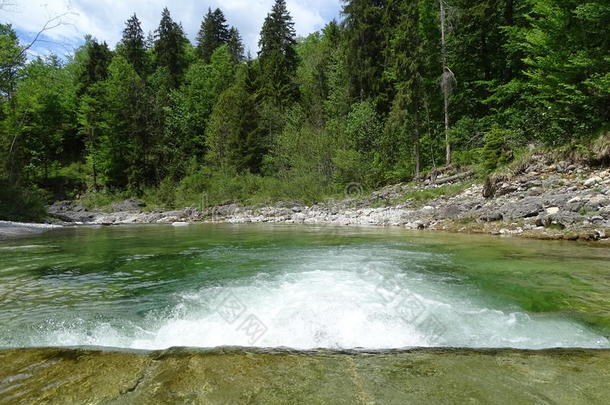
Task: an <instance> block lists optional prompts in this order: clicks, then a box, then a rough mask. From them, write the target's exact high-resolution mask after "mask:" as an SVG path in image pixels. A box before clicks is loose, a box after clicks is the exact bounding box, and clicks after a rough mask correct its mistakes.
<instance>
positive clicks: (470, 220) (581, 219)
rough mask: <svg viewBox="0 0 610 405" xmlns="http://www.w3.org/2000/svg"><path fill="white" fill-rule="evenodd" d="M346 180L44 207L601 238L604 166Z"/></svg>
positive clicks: (116, 219)
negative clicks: (213, 199) (151, 205)
mask: <svg viewBox="0 0 610 405" xmlns="http://www.w3.org/2000/svg"><path fill="white" fill-rule="evenodd" d="M359 191H360V188H359V187H358V185H356V184H352V185H350V186H349V187H348V188H347V191H346V197H345V198H343V199H335V200H328V201H325V202H323V203H318V204H315V205H311V206H306V205H303V204H301V203H299V202H278V203H275V204H272V205H268V206H243V205H240V204H236V203H231V204H226V205H221V206H217V207H212V208H207V209H204V210H203V211H200V210H197V209H195V208H187V209H184V210H177V211H169V212H163V211H146V210H143V207H142V204H141V203H139V202H137V201H134V200H128V201H125V202H123V203H121V204H116V205H114V206H113V207H111V210H110V211H111V212H109V213H107V212H101V211H94V212H91V211H87V210H86V209H85V208H83V207H81V206H78V205H77V204H74V203H72V202H58V203H55V204H53V205H52V206H51V207H50V208H49V212H50V214H51V216H53V217H54V218H55V219H57V220H60V221H63V222H64V223H72V224H73V223H80V224H103V225H114V224H151V223H172V224H175V225H177V226H178V225H186V224H188V223H192V222H229V223H283V224H328V225H352V226H357V225H359V226H363V225H364V226H366V225H372V226H395V227H403V228H406V229H420V230H426V229H429V230H444V231H452V232H471V233H490V234H496V235H519V236H524V237H531V238H542V239H570V240H576V239H580V240H608V238H609V237H610V169H606V168H595V167H589V166H586V165H583V164H573V163H569V162H563V161H560V162H556V163H555V162H552V161H550V160H547V159H545V157H543V156H533V157H532V158H531V159H530V160H529V161H527V162H524V163H523V164H521V165H520V166H519V167H516V168H514V169H513V171H512V172H510V173H506V174H500V175H494V176H492V177H490V178H489V179H487V180H486V181H485V182H481V181H475V180H474V179H473V178H472V175H471V173H469V172H460V171H457V172H456V171H453V172H451V171H448V172H446V173H434V174H433V175H432V176H428V178H427V179H425V180H424V181H421V182H416V183H410V184H397V185H393V186H389V187H385V188H383V189H381V190H378V191H375V192H373V193H371V194H367V195H365V194H363V193H360V192H359Z"/></svg>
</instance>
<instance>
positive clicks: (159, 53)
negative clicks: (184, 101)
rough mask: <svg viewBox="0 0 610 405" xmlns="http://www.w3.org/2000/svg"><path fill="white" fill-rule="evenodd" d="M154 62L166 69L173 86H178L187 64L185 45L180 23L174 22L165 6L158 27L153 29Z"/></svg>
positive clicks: (187, 43)
mask: <svg viewBox="0 0 610 405" xmlns="http://www.w3.org/2000/svg"><path fill="white" fill-rule="evenodd" d="M155 33H156V37H155V38H156V41H155V46H154V56H155V62H156V65H157V66H158V67H164V68H166V69H167V71H168V72H169V75H170V78H171V79H170V80H171V84H172V86H173V87H178V85H179V84H180V82H181V80H182V75H183V74H184V71H185V70H186V68H187V66H188V57H187V51H188V50H187V46H188V45H189V41H188V39H187V38H186V36H185V35H184V31H183V30H182V25H180V24H178V23H176V22H174V20H172V17H171V15H170V12H169V10H168V9H167V8H165V9H163V14H162V16H161V22H160V23H159V28H157V30H156V31H155Z"/></svg>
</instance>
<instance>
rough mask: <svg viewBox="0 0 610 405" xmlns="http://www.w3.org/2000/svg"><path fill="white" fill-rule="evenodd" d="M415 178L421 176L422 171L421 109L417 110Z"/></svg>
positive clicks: (415, 116)
mask: <svg viewBox="0 0 610 405" xmlns="http://www.w3.org/2000/svg"><path fill="white" fill-rule="evenodd" d="M414 118H415V178H419V175H420V172H421V157H420V155H421V153H420V145H419V138H420V134H419V111H417V109H416V110H415V115H414Z"/></svg>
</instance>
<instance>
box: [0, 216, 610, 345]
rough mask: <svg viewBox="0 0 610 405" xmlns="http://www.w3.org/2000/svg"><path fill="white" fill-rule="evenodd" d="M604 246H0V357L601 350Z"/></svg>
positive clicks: (196, 235)
mask: <svg viewBox="0 0 610 405" xmlns="http://www.w3.org/2000/svg"><path fill="white" fill-rule="evenodd" d="M609 263H610V249H609V248H608V247H604V246H602V245H588V244H577V243H562V242H557V243H556V242H538V241H527V240H516V239H498V238H490V237H480V236H460V235H444V234H425V233H409V232H404V231H401V230H388V229H347V228H324V227H321V228H320V227H282V226H274V227H273V226H269V227H263V226H232V225H196V226H190V227H186V228H173V227H171V226H158V225H155V226H141V227H119V228H99V229H92V228H75V229H63V230H55V231H51V232H48V233H46V234H44V235H42V236H39V237H36V238H31V239H24V240H18V241H4V242H0V325H2V329H1V330H0V347H31V346H81V345H94V346H109V347H122V348H135V349H163V348H168V347H172V346H194V347H216V346H227V345H237V346H259V347H280V346H283V347H291V348H298V349H311V348H359V347H361V348H369V349H387V348H403V347H412V346H451V347H455V346H458V347H514V348H530V349H539V348H548V347H590V348H602V347H603V348H608V347H610V343H609V341H608V338H607V336H608V334H609V333H608V331H609V330H610V322H609V319H610V302H609V299H610V298H609V297H610V264H609Z"/></svg>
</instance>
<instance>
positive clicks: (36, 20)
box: [0, 0, 341, 57]
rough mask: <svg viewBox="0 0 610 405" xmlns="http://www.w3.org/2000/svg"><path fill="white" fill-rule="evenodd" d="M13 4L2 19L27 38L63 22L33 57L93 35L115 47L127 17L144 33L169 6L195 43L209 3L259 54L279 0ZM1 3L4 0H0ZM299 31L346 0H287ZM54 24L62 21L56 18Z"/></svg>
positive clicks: (28, 0)
mask: <svg viewBox="0 0 610 405" xmlns="http://www.w3.org/2000/svg"><path fill="white" fill-rule="evenodd" d="M4 2H5V3H6V2H8V3H10V5H9V7H4V8H3V9H2V10H0V22H8V23H10V24H12V25H13V28H14V29H15V30H16V31H17V34H18V35H19V37H20V39H21V41H22V42H23V43H28V42H30V41H31V40H32V38H33V37H34V35H35V34H36V33H37V32H38V31H40V30H41V28H42V27H44V25H45V23H47V21H49V20H50V19H52V18H54V17H58V16H61V18H60V19H59V20H58V21H57V22H60V24H59V25H58V26H56V27H54V28H53V29H51V30H48V31H46V32H45V34H44V35H43V36H42V37H41V40H40V41H38V42H37V45H36V46H35V47H33V49H32V51H31V53H30V56H31V57H32V56H38V55H45V54H47V53H49V52H53V53H55V54H58V55H61V56H63V55H66V54H71V53H72V51H73V49H74V48H76V47H77V46H79V45H81V44H82V43H83V37H84V36H85V35H86V34H91V35H92V36H93V37H94V38H96V39H98V40H99V41H106V42H107V43H108V45H110V46H111V47H113V46H114V45H115V44H116V43H117V42H118V41H119V40H120V39H121V34H122V31H123V28H124V25H125V21H127V19H128V18H129V17H130V16H131V15H132V14H133V13H134V12H135V13H136V14H137V16H138V18H139V19H140V21H141V23H142V28H143V30H144V33H145V34H148V32H149V31H154V30H155V29H156V27H157V26H158V25H159V20H160V19H161V11H162V10H163V7H165V6H167V7H168V8H169V10H170V12H171V14H172V18H173V19H174V20H175V21H179V22H181V23H182V25H183V27H184V30H185V32H186V34H187V36H188V37H189V39H190V40H191V41H193V42H194V40H195V36H196V35H197V31H198V30H199V27H200V25H201V21H202V19H203V16H204V14H205V13H206V12H207V10H208V7H211V8H212V9H215V8H217V7H219V8H221V9H222V10H223V11H224V13H225V16H226V18H227V22H228V24H229V25H233V26H236V27H237V28H238V29H239V32H240V33H241V35H242V38H243V40H244V44H245V46H246V50H250V51H251V52H252V55H255V54H256V52H257V50H258V37H259V33H260V29H261V26H262V24H263V21H264V19H265V17H266V16H267V14H268V13H269V11H270V10H271V7H272V5H273V3H274V0H173V1H171V2H170V1H168V0H5V1H4ZM0 3H2V1H0ZM286 3H287V5H288V11H289V12H290V14H291V15H292V17H293V20H294V22H295V30H296V32H297V35H299V36H305V35H307V34H309V33H311V32H314V31H317V30H319V29H321V28H323V27H324V25H326V23H327V22H329V21H330V20H332V19H333V18H335V19H339V18H340V16H339V13H340V9H341V0H287V1H286ZM52 25H57V24H55V23H53V24H52Z"/></svg>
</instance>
